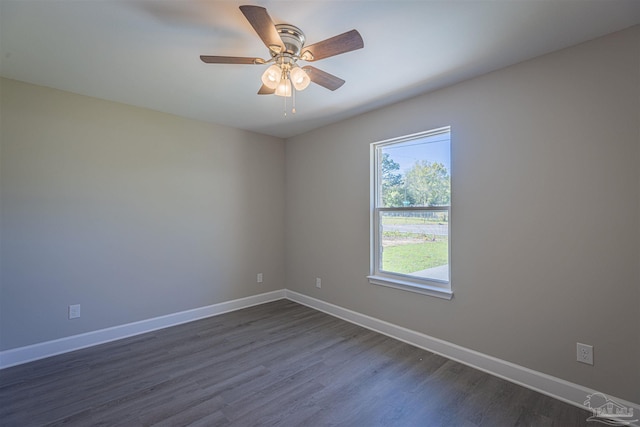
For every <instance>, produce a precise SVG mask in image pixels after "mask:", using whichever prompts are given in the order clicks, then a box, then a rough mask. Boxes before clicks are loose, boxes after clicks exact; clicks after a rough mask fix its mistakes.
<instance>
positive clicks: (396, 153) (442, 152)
mask: <svg viewBox="0 0 640 427" xmlns="http://www.w3.org/2000/svg"><path fill="white" fill-rule="evenodd" d="M450 139H451V135H450V134H449V133H444V134H439V135H433V136H429V137H426V138H420V139H414V140H410V141H407V142H404V143H401V144H395V145H391V146H386V147H384V148H383V152H384V153H389V157H390V158H391V159H393V161H394V162H396V163H398V164H399V165H400V172H402V173H405V172H406V171H407V170H409V169H411V168H412V167H413V165H414V164H415V163H416V161H420V160H428V161H429V162H439V163H442V164H444V166H445V167H446V168H447V171H449V174H451V144H450Z"/></svg>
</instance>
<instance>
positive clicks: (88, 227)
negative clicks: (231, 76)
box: [0, 27, 640, 402]
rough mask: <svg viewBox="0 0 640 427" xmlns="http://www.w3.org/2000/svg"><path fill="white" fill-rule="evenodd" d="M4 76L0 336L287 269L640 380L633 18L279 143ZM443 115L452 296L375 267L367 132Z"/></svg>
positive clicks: (10, 343)
mask: <svg viewBox="0 0 640 427" xmlns="http://www.w3.org/2000/svg"><path fill="white" fill-rule="evenodd" d="M0 97H1V99H0V102H1V104H0V120H1V123H0V132H1V133H0V137H1V139H0V144H1V145H0V161H1V163H0V233H1V238H2V240H1V241H0V243H1V257H0V261H1V262H2V269H1V270H2V271H1V276H0V278H1V280H2V282H1V287H0V350H5V349H10V348H15V347H19V346H24V345H28V344H32V343H37V342H42V341H46V340H51V339H55V338H60V337H64V336H69V335H74V334H78V333H82V332H87V331H92V330H96V329H100V328H104V327H109V326H114V325H120V324H124V323H128V322H133V321H136V320H142V319H148V318H151V317H154V316H159V315H163V314H169V313H175V312H178V311H181V310H186V309H190V308H196V307H202V306H206V305H208V304H213V303H217V302H222V301H228V300H231V299H235V298H240V297H244V296H248V295H254V294H258V293H261V292H267V291H271V290H275V289H280V288H282V287H284V286H285V285H286V287H287V288H289V289H292V290H296V291H299V292H302V293H304V294H307V295H311V296H314V297H316V298H320V299H323V300H326V301H329V302H332V303H335V304H338V305H340V306H343V307H346V308H350V309H353V310H356V311H358V312H361V313H364V314H367V315H370V316H374V317H377V318H380V319H383V320H387V321H390V322H393V323H395V324H398V325H401V326H405V327H407V328H410V329H414V330H417V331H421V332H424V333H426V334H429V335H432V336H434V337H438V338H441V339H444V340H447V341H450V342H452V343H455V344H458V345H461V346H464V347H468V348H471V349H475V350H477V351H480V352H482V353H486V354H489V355H493V356H496V357H499V358H501V359H505V360H508V361H512V362H514V363H517V364H520V365H523V366H526V367H529V368H532V369H534V370H537V371H541V372H545V373H548V374H551V375H554V376H557V377H560V378H564V379H566V380H568V381H572V382H576V383H578V384H582V385H585V386H589V387H592V388H595V389H598V390H600V391H602V392H605V393H609V394H612V395H614V396H617V397H621V398H625V399H628V400H631V401H635V402H640V387H638V384H640V362H639V361H640V333H639V331H640V316H638V311H639V308H640V267H638V265H639V264H640V172H639V170H640V125H639V123H640V121H639V119H640V29H639V28H638V27H636V28H634V29H632V30H628V31H625V32H621V33H618V34H614V35H611V36H608V37H605V38H602V39H598V40H595V41H592V42H589V43H586V44H583V45H580V46H577V47H574V48H571V49H567V50H564V51H561V52H557V53H554V54H551V55H547V56H544V57H541V58H538V59H535V60H533V61H529V62H526V63H522V64H519V65H517V66H513V67H510V68H507V69H504V70H501V71H497V72H494V73H491V74H488V75H486V76H483V77H480V78H476V79H473V80H470V81H467V82H464V83H461V84H458V85H455V86H452V87H449V88H446V89H444V90H441V91H438V92H434V93H431V94H427V95H424V96H421V97H418V98H415V99H412V100H409V101H405V102H402V103H399V104H396V105H394V106H391V107H387V108H384V109H381V110H377V111H374V112H372V113H368V114H366V115H363V116H360V117H356V118H353V119H350V120H347V121H344V122H341V123H338V124H335V125H332V126H327V127H325V128H322V129H319V130H317V131H314V132H310V133H308V134H305V135H302V136H300V137H296V138H292V139H290V140H288V141H287V142H286V159H285V144H284V143H283V142H282V141H281V140H279V139H277V138H271V137H267V136H261V135H256V134H253V133H249V132H244V131H239V130H234V129H230V128H226V127H221V126H215V125H211V124H205V123H201V122H197V121H191V120H186V119H182V118H178V117H175V116H170V115H166V114H162V113H157V112H153V111H149V110H144V109H139V108H134V107H129V106H125V105H121V104H116V103H111V102H107V101H101V100H97V99H93V98H87V97H82V96H77V95H73V94H69V93H64V92H60V91H56V90H51V89H46V88H42V87H37V86H32V85H27V84H23V83H19V82H16V81H11V80H5V79H2V80H0ZM445 125H451V126H452V129H453V139H452V140H453V151H452V168H453V201H452V205H453V213H452V226H453V230H452V240H453V243H452V265H453V272H452V284H453V290H454V292H455V296H454V299H453V300H452V301H445V300H440V299H436V298H432V297H427V296H423V295H417V294H413V293H408V292H404V291H400V290H395V289H390V288H383V287H378V286H374V285H370V284H369V283H368V282H367V280H366V278H365V276H366V275H367V274H368V271H369V144H370V143H371V142H374V141H378V140H382V139H386V138H391V137H395V136H400V135H405V134H410V133H415V132H419V131H423V130H428V129H432V128H435V127H441V126H445ZM285 160H286V162H285ZM285 166H286V181H285ZM285 199H286V200H285ZM285 201H286V203H285ZM283 207H286V209H283ZM285 220H286V228H285ZM283 236H284V238H283ZM285 249H286V250H285ZM285 261H286V269H285ZM258 272H262V273H264V278H265V283H264V284H262V285H258V284H256V283H255V275H256V273H258ZM285 273H286V282H285V281H284V278H285ZM316 277H321V278H322V279H323V282H322V283H323V286H322V289H316V288H315V278H316ZM74 303H80V304H82V317H81V318H80V319H77V320H73V321H70V320H68V319H67V306H68V305H69V304H74ZM576 341H581V342H585V343H589V344H592V345H594V346H595V361H596V364H595V366H594V367H590V366H587V365H582V364H578V363H577V362H575V343H576Z"/></svg>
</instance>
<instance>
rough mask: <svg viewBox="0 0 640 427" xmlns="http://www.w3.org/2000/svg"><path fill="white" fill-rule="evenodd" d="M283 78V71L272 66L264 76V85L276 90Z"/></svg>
mask: <svg viewBox="0 0 640 427" xmlns="http://www.w3.org/2000/svg"><path fill="white" fill-rule="evenodd" d="M281 78H282V70H281V69H280V67H278V66H277V65H275V64H274V65H272V66H271V67H269V68H267V69H266V71H265V72H264V74H262V84H264V85H265V86H266V87H268V88H269V89H275V88H277V87H278V83H280V79H281Z"/></svg>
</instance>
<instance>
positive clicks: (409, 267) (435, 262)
mask: <svg viewBox="0 0 640 427" xmlns="http://www.w3.org/2000/svg"><path fill="white" fill-rule="evenodd" d="M448 262H449V249H448V245H447V241H446V240H441V241H435V242H425V243H409V244H406V245H398V246H389V247H385V248H384V249H383V252H382V269H383V270H386V271H392V272H395V273H403V274H410V273H415V272H416V271H420V270H426V269H427V268H431V267H438V266H440V265H445V264H447V263H448Z"/></svg>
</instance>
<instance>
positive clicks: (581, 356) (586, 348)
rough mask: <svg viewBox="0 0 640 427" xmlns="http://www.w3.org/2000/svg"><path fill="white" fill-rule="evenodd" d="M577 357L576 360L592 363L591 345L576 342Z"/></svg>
mask: <svg viewBox="0 0 640 427" xmlns="http://www.w3.org/2000/svg"><path fill="white" fill-rule="evenodd" d="M576 348H577V355H576V357H577V359H578V362H581V363H586V364H587V365H593V346H591V345H588V344H582V343H577V345H576Z"/></svg>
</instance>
